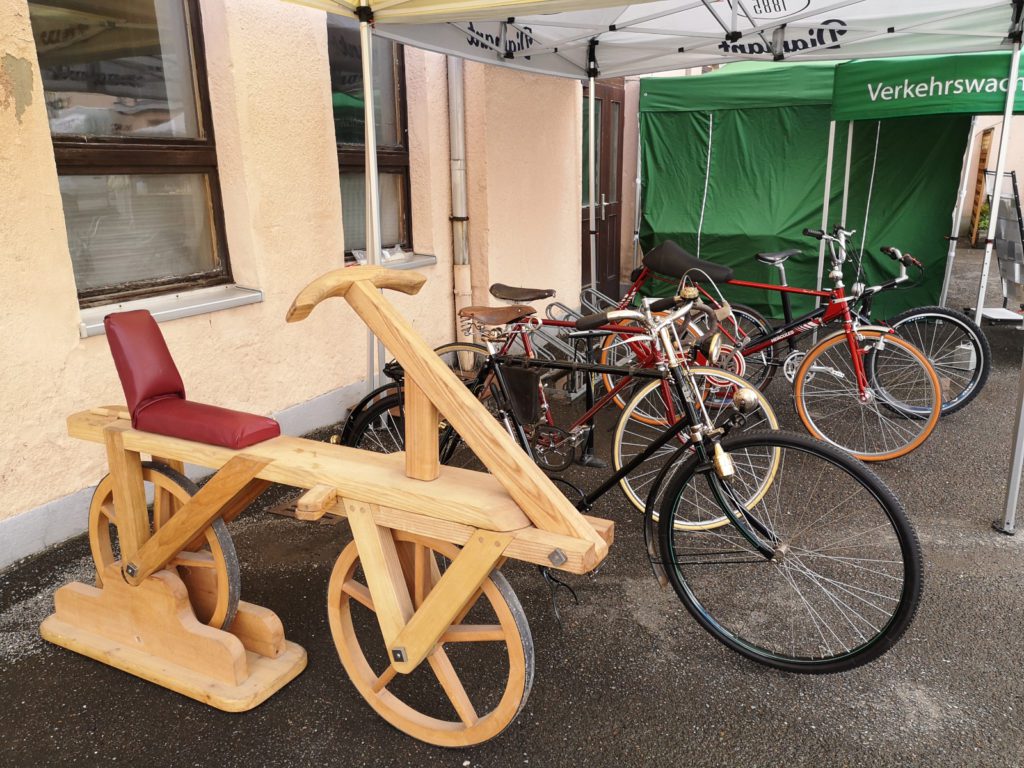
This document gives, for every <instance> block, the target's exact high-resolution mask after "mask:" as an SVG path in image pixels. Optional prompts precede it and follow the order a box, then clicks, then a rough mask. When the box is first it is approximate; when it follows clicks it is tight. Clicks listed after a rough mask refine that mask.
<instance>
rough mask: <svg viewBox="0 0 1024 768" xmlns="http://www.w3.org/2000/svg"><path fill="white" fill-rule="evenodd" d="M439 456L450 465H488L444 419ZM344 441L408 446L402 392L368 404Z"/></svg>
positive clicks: (393, 449)
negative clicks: (406, 444)
mask: <svg viewBox="0 0 1024 768" xmlns="http://www.w3.org/2000/svg"><path fill="white" fill-rule="evenodd" d="M438 441H439V449H438V456H439V458H440V460H441V463H442V464H444V465H446V466H450V467H463V468H465V469H474V470H478V471H483V472H486V471H487V470H486V468H485V467H484V465H483V462H481V461H480V460H479V459H478V458H477V457H476V454H474V453H473V452H472V451H471V450H470V449H469V446H468V445H466V443H465V442H464V441H463V440H462V438H461V437H459V435H458V433H457V432H455V430H454V429H452V428H451V426H450V425H447V424H446V423H445V422H444V421H443V419H442V421H441V422H439V424H438ZM345 445H346V446H348V447H350V448H360V449H362V450H366V451H374V452H376V453H397V452H398V451H404V450H405V416H404V404H403V402H402V396H401V395H388V396H387V397H384V398H382V399H380V400H378V401H377V402H375V403H373V404H372V405H370V406H369V407H367V408H366V409H365V410H364V411H363V413H362V415H361V416H360V417H359V419H358V420H357V421H356V423H355V424H354V425H353V427H352V430H351V432H350V433H349V435H348V440H347V441H346V442H345Z"/></svg>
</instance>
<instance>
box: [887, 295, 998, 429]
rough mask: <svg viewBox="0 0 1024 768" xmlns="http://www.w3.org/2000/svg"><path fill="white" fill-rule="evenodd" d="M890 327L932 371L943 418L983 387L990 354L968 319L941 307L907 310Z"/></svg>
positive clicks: (979, 332)
mask: <svg viewBox="0 0 1024 768" xmlns="http://www.w3.org/2000/svg"><path fill="white" fill-rule="evenodd" d="M891 323H892V327H893V329H894V330H895V331H896V333H898V334H899V335H900V337H901V338H903V339H905V340H907V341H908V342H910V343H911V344H913V345H914V346H915V347H917V348H918V349H919V350H921V352H923V353H924V355H925V356H926V357H927V358H928V360H929V362H931V364H932V367H933V368H935V373H936V375H937V376H938V377H939V386H940V388H941V390H942V413H943V414H944V415H945V414H949V413H953V412H955V411H958V410H960V409H961V408H963V407H964V406H965V405H967V403H969V402H970V401H971V400H973V399H974V397H975V396H976V395H977V394H978V392H980V391H981V389H982V387H984V386H985V381H986V380H987V379H988V374H989V370H990V368H991V351H990V349H989V346H988V340H987V339H986V338H985V336H984V334H983V333H982V332H981V329H980V328H978V326H976V325H975V324H974V323H973V322H971V320H970V319H969V318H967V317H966V316H962V317H961V316H960V313H959V312H954V311H952V310H948V309H945V308H944V307H923V308H920V309H912V310H908V311H907V312H904V313H902V314H901V315H898V316H897V317H895V318H893V320H892V321H891Z"/></svg>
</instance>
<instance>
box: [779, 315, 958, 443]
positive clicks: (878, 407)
mask: <svg viewBox="0 0 1024 768" xmlns="http://www.w3.org/2000/svg"><path fill="white" fill-rule="evenodd" d="M859 337H860V338H859V341H858V347H859V348H860V349H861V350H867V351H866V352H864V353H863V356H862V359H863V360H864V370H865V375H866V376H867V380H868V381H867V384H868V386H867V390H866V395H867V399H866V400H864V399H862V398H861V393H860V391H859V389H858V387H857V376H856V372H855V370H854V362H853V359H852V357H851V352H850V347H849V345H848V343H847V340H846V336H845V334H837V335H835V336H832V337H830V338H828V339H825V340H824V341H822V342H821V343H820V344H818V345H817V346H815V347H814V348H813V349H811V350H810V352H808V353H807V357H806V358H804V361H803V363H802V364H801V366H800V369H799V370H798V371H797V374H796V380H795V382H794V387H795V390H794V397H795V400H796V409H797V413H798V414H799V416H800V420H801V421H802V422H803V424H804V426H805V427H807V430H808V432H810V433H811V434H812V435H814V436H815V437H817V438H819V439H820V440H824V441H825V442H827V443H830V444H831V445H834V446H836V447H837V448H841V449H843V450H844V451H847V452H848V453H850V454H852V455H853V456H855V457H856V458H858V459H861V460H863V461H886V460H889V459H895V458H898V457H900V456H904V455H906V454H907V453H910V451H912V450H914V449H915V448H917V447H918V446H919V445H921V444H922V443H923V442H924V441H925V440H926V439H927V438H928V436H929V435H930V434H931V433H932V430H934V429H935V425H936V423H937V422H938V419H939V414H940V412H941V406H942V400H941V397H940V394H939V381H938V378H937V377H936V375H935V371H934V369H933V368H932V367H931V365H930V364H929V363H928V360H927V359H926V358H925V357H924V355H923V354H921V352H920V351H919V350H917V349H916V348H915V347H914V346H912V345H911V344H908V343H907V342H906V341H903V340H902V339H900V338H898V337H896V336H895V335H894V334H885V333H882V332H880V331H867V330H862V331H860V333H859Z"/></svg>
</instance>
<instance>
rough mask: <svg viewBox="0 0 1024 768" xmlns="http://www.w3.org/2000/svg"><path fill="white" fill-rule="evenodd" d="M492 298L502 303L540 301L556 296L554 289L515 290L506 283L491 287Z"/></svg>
mask: <svg viewBox="0 0 1024 768" xmlns="http://www.w3.org/2000/svg"><path fill="white" fill-rule="evenodd" d="M490 290H491V296H493V297H494V298H496V299H501V300H502V301H540V300H541V299H549V298H551V297H552V296H554V295H555V291H554V290H553V289H552V288H515V287H513V286H511V285H505V284H504V283H495V284H494V285H492V286H491V288H490Z"/></svg>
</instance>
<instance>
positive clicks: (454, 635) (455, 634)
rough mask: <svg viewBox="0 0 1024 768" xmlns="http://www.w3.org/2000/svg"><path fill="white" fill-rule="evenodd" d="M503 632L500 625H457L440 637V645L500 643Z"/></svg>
mask: <svg viewBox="0 0 1024 768" xmlns="http://www.w3.org/2000/svg"><path fill="white" fill-rule="evenodd" d="M504 640H505V631H504V630H503V629H502V628H501V625H500V624H457V625H455V626H451V627H448V631H447V632H445V633H444V634H443V635H441V642H442V643H500V642H503V641H504Z"/></svg>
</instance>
